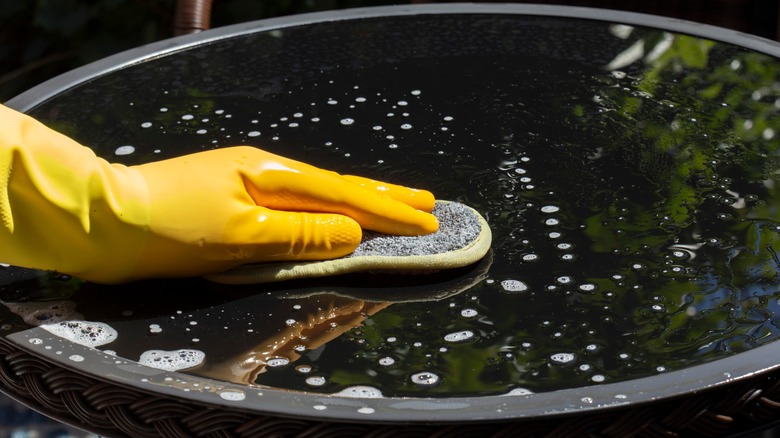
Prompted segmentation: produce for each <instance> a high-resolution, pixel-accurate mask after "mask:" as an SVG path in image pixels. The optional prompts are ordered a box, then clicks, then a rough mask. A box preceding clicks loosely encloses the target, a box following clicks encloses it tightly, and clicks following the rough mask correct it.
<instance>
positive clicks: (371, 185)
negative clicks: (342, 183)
mask: <svg viewBox="0 0 780 438" xmlns="http://www.w3.org/2000/svg"><path fill="white" fill-rule="evenodd" d="M341 177H342V178H344V179H345V180H347V181H349V182H351V183H353V184H357V185H359V186H360V187H363V188H365V189H368V190H371V191H373V192H377V193H379V194H384V195H387V196H389V197H391V198H393V199H395V200H396V201H399V202H403V203H404V204H406V205H408V206H410V207H413V208H416V209H417V210H422V211H427V212H430V211H431V210H433V206H434V204H435V203H436V198H434V197H433V193H431V192H429V191H427V190H420V189H413V188H411V187H406V186H400V185H397V184H391V183H388V182H384V181H377V180H373V179H370V178H365V177H362V176H356V175H341Z"/></svg>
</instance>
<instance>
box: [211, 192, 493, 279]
mask: <svg viewBox="0 0 780 438" xmlns="http://www.w3.org/2000/svg"><path fill="white" fill-rule="evenodd" d="M431 213H432V214H433V215H434V216H436V218H437V219H438V220H439V229H438V231H436V232H435V233H431V234H426V235H423V236H393V235H388V234H381V233H376V232H372V231H364V232H363V238H362V240H361V242H360V244H359V245H358V247H357V249H355V251H354V252H352V254H350V255H348V256H345V257H342V258H338V259H333V260H322V261H305V262H281V263H255V264H247V265H242V266H239V267H236V268H233V269H231V270H228V271H225V272H222V273H219V274H213V275H210V276H207V277H206V278H207V279H209V280H211V281H214V282H217V283H223V284H255V283H270V282H276V281H286V280H294V279H301V278H316V277H327V276H333V275H341V274H349V273H355V272H398V273H428V272H432V271H433V272H435V271H440V270H444V269H453V268H460V267H464V266H468V265H470V264H473V263H475V262H477V261H478V260H480V259H481V258H482V257H484V256H485V254H487V252H488V250H489V249H490V243H491V239H492V235H491V232H490V227H489V226H488V224H487V221H486V220H485V218H483V217H482V216H481V215H480V214H479V213H478V212H477V211H476V210H474V209H473V208H471V207H468V206H466V205H464V204H461V203H458V202H449V201H436V205H435V206H434V208H433V211H432V212H431Z"/></svg>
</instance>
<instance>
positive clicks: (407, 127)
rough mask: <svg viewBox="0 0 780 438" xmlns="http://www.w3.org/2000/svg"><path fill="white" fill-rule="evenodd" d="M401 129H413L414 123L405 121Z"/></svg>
mask: <svg viewBox="0 0 780 438" xmlns="http://www.w3.org/2000/svg"><path fill="white" fill-rule="evenodd" d="M401 129H412V125H411V124H409V123H404V124H403V125H401Z"/></svg>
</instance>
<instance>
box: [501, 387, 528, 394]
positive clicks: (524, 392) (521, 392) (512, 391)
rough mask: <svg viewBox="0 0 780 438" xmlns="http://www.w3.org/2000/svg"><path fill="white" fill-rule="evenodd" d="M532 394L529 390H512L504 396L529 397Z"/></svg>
mask: <svg viewBox="0 0 780 438" xmlns="http://www.w3.org/2000/svg"><path fill="white" fill-rule="evenodd" d="M533 393H534V392H533V391H531V390H530V389H525V388H513V389H512V390H511V391H509V392H507V393H506V394H504V395H531V394H533Z"/></svg>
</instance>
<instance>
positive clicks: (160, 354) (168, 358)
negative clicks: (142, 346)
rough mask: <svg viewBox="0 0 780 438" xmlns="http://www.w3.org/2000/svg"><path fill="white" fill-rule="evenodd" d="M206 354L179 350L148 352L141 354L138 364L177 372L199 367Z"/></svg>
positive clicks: (197, 351)
mask: <svg viewBox="0 0 780 438" xmlns="http://www.w3.org/2000/svg"><path fill="white" fill-rule="evenodd" d="M205 357H206V354H205V353H204V352H202V351H199V350H192V349H180V350H174V351H165V350H148V351H144V352H143V353H142V354H141V357H140V358H139V359H138V362H139V363H140V364H142V365H146V366H149V367H152V368H157V369H161V370H165V371H179V370H186V369H188V368H194V367H197V366H198V365H200V364H201V363H202V362H203V359H205Z"/></svg>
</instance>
